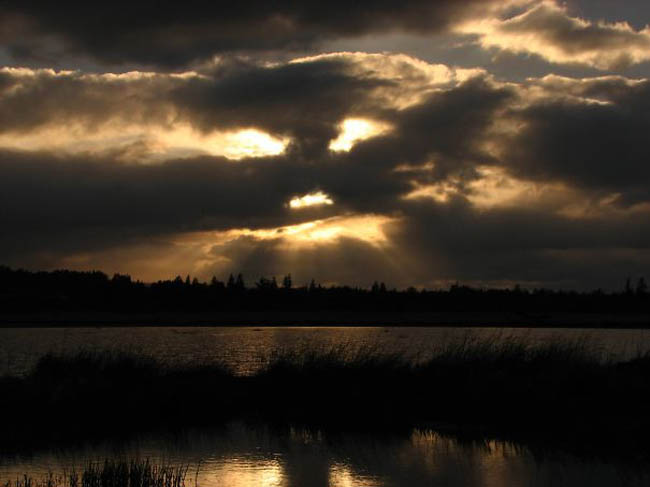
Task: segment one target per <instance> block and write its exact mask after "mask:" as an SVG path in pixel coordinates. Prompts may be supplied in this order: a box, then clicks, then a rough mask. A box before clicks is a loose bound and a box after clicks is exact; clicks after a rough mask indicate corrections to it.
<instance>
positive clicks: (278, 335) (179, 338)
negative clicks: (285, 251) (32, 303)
mask: <svg viewBox="0 0 650 487" xmlns="http://www.w3.org/2000/svg"><path fill="white" fill-rule="evenodd" d="M468 333H469V334H472V335H475V336H478V337H487V338H494V337H503V338H508V337H515V338H522V339H524V340H527V341H530V342H532V343H539V342H544V341H548V340H554V339H557V338H560V339H569V340H579V339H587V340H588V342H589V343H591V344H592V345H593V346H594V347H596V348H599V349H601V350H602V351H604V352H612V353H614V354H616V355H619V356H628V357H629V356H632V355H635V354H636V353H638V351H639V350H641V351H643V350H650V331H649V330H607V329H585V330H580V329H544V328H533V329H525V328H520V329H514V328H503V329H497V328H457V327H456V328H453V327H447V328H445V327H437V328H426V327H420V328H413V327H357V328H354V327H348V328H341V327H339V328H337V327H305V328H291V327H278V328H264V327H255V328H252V327H216V328H210V327H202V328H201V327H167V328H160V327H140V328H138V327H135V328H124V327H103V328H99V327H98V328H40V329H39V328H32V329H29V328H28V329H24V328H23V329H20V328H2V329H0V374H3V373H11V374H20V373H24V372H25V371H26V370H29V368H30V367H32V366H33V365H34V363H35V361H36V360H37V359H38V357H40V356H41V355H43V354H45V353H47V352H57V353H62V352H64V353H70V352H75V351H78V350H80V349H84V350H88V349H91V350H92V349H100V350H104V349H109V350H124V351H129V352H145V353H147V354H150V355H152V356H154V357H156V358H158V359H160V360H162V361H165V362H181V363H188V362H189V363H195V362H208V363H210V362H212V363H213V362H215V361H220V362H225V363H227V364H229V365H230V366H232V367H233V368H234V369H236V370H238V371H239V372H242V373H246V372H251V371H254V370H255V369H257V368H258V367H259V366H260V364H261V363H262V360H263V358H264V357H268V355H269V354H270V353H272V352H273V351H276V350H278V349H280V350H281V349H292V348H299V347H305V346H308V347H310V346H316V347H319V346H320V347H328V346H331V345H347V346H350V347H352V348H354V347H360V346H370V347H373V348H375V349H376V350H378V351H386V352H393V351H397V352H402V351H405V352H407V353H410V354H413V355H417V354H420V356H422V357H423V356H426V354H427V353H429V352H431V350H432V349H435V348H436V347H439V346H441V345H443V344H444V343H448V342H450V341H453V340H457V339H459V338H462V337H463V336H465V335H467V334H468Z"/></svg>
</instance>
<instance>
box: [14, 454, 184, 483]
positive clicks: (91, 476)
mask: <svg viewBox="0 0 650 487" xmlns="http://www.w3.org/2000/svg"><path fill="white" fill-rule="evenodd" d="M188 469H189V467H188V466H186V465H179V466H174V465H167V464H155V463H151V462H150V461H149V460H148V459H147V460H130V461H126V460H115V459H111V460H108V459H107V460H105V461H104V462H98V463H89V464H88V465H86V467H85V468H84V469H83V471H82V472H81V473H79V472H77V471H76V470H75V469H73V470H72V471H70V472H64V473H63V474H60V475H55V474H54V473H52V472H49V473H48V474H47V475H46V476H45V477H43V478H41V479H35V478H33V477H30V476H28V475H27V474H25V475H23V476H22V477H18V478H16V479H15V480H13V481H7V482H6V483H5V484H4V487H185V479H186V477H187V472H188Z"/></svg>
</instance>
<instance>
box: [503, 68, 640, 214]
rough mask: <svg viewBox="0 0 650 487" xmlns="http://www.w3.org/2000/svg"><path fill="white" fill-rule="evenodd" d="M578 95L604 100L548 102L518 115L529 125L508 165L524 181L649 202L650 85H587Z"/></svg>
mask: <svg viewBox="0 0 650 487" xmlns="http://www.w3.org/2000/svg"><path fill="white" fill-rule="evenodd" d="M575 91H580V92H582V94H583V96H590V95H591V96H594V97H598V98H600V100H601V102H596V101H588V100H585V99H579V100H576V99H571V98H564V97H562V98H550V99H544V100H541V101H539V102H537V103H534V104H533V105H531V106H529V107H527V108H525V109H524V110H522V111H520V112H518V113H516V114H515V119H516V120H518V121H519V122H521V123H522V124H523V128H522V129H521V131H520V132H519V133H518V134H517V135H516V136H514V137H513V138H512V140H510V141H509V143H508V144H507V146H506V151H505V156H504V161H506V163H507V164H508V167H509V168H510V170H511V171H512V172H513V173H514V174H516V175H518V176H520V177H523V178H526V179H532V180H540V179H542V180H543V179H549V180H553V179H555V180H560V181H564V182H567V183H568V184H569V185H571V186H575V187H582V188H588V189H593V190H599V191H604V192H609V193H621V195H622V199H623V201H628V202H638V201H648V199H650V192H649V187H648V181H650V164H648V161H649V160H650V149H649V146H648V141H647V134H648V133H649V132H650V115H649V113H650V111H649V110H648V109H650V83H648V82H647V81H646V82H642V83H634V84H627V85H623V84H622V83H621V82H620V80H616V79H612V80H601V81H600V82H594V83H586V84H581V86H579V87H578V88H577V89H576V90H575Z"/></svg>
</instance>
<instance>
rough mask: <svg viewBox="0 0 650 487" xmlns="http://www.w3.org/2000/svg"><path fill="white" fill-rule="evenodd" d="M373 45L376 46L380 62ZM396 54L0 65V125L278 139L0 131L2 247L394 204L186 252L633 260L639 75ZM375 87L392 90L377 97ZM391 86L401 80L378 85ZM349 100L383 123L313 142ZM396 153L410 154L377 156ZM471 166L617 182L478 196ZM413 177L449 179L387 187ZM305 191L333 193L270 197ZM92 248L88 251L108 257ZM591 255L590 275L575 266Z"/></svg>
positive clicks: (524, 264) (644, 98)
mask: <svg viewBox="0 0 650 487" xmlns="http://www.w3.org/2000/svg"><path fill="white" fill-rule="evenodd" d="M389 61H390V60H389V59H388V58H386V59H385V60H382V62H381V63H380V66H382V68H383V69H384V70H385V71H386V70H388V68H389V67H390V62H389ZM364 63H365V64H364ZM351 67H356V68H358V69H356V70H353V69H351ZM429 68H430V66H425V67H422V72H426V71H427V69H429ZM391 69H393V68H391ZM395 71H396V73H397V74H398V76H394V75H393V74H391V73H392V72H391V73H388V74H387V73H386V72H381V70H380V69H378V68H376V66H375V65H373V67H371V66H370V64H368V63H367V59H365V60H364V59H363V57H362V56H358V55H356V57H355V56H348V58H345V59H343V58H340V59H330V58H318V59H313V60H307V61H304V62H300V63H295V64H278V65H275V66H271V67H263V66H259V65H255V64H251V63H246V62H240V63H235V64H217V65H216V66H214V67H212V68H210V69H204V70H203V71H202V72H201V73H200V76H199V75H192V74H190V75H187V76H184V77H173V76H169V75H160V74H143V73H131V74H128V75H124V76H122V77H115V76H112V75H106V76H89V75H83V74H81V73H58V74H57V73H53V72H50V71H37V72H32V71H23V72H20V71H9V70H4V71H1V72H0V93H2V95H1V96H0V132H1V133H2V134H3V135H4V136H7V137H10V136H12V135H14V134H17V133H18V134H30V133H34V134H37V135H38V133H39V132H38V130H40V129H43V128H44V127H50V126H53V127H63V128H65V127H68V126H71V125H73V124H75V123H76V124H81V125H82V126H83V127H86V129H87V130H88V131H89V132H97V133H101V131H102V129H103V124H106V123H112V122H115V123H117V124H118V126H119V124H121V123H124V124H128V123H132V124H136V125H141V126H147V125H159V126H166V125H168V126H170V127H172V128H173V126H174V124H176V123H186V124H191V125H192V126H193V127H195V128H196V129H198V130H200V131H202V132H205V133H209V132H211V131H212V130H215V129H219V130H224V129H236V128H240V127H257V128H259V129H261V130H264V131H268V132H270V133H272V134H277V135H286V136H288V137H290V139H291V142H290V144H289V146H288V149H287V150H286V152H285V153H283V154H280V155H277V156H273V157H260V158H249V159H243V160H240V161H237V162H234V161H230V160H227V159H225V158H221V157H209V156H202V157H195V156H192V157H190V156H188V157H185V158H182V159H181V158H174V159H170V160H165V161H158V162H157V163H151V161H148V162H149V163H147V164H144V163H143V161H142V160H140V159H139V158H138V156H137V152H133V154H136V155H132V154H131V153H129V154H131V155H129V154H127V156H128V157H125V156H124V154H122V153H121V151H125V150H127V151H128V148H127V149H124V148H121V147H119V146H118V147H113V146H110V145H109V146H106V147H100V148H98V150H93V151H88V152H87V153H85V154H84V153H77V154H76V155H70V154H66V153H64V152H62V151H57V150H55V149H51V150H50V151H49V152H36V151H31V152H30V151H22V152H20V151H15V150H14V151H11V150H8V149H5V150H2V151H1V152H0V226H1V227H2V228H3V229H4V230H5V231H3V233H2V237H0V252H2V255H3V256H4V260H5V262H6V263H8V264H14V263H23V264H24V263H25V262H31V263H32V265H34V263H37V262H43V263H45V264H43V265H47V266H54V265H57V263H58V262H66V261H65V258H66V257H67V256H70V255H76V254H84V253H86V254H90V255H91V256H92V255H93V252H94V253H102V252H104V253H105V252H108V251H111V252H113V251H114V252H115V254H110V255H114V256H116V257H115V258H118V257H119V255H123V256H125V257H124V258H125V259H126V258H128V259H136V260H137V259H139V260H138V261H139V262H143V261H148V260H150V259H151V256H150V255H149V254H148V253H147V252H148V251H146V250H133V251H127V250H125V249H126V248H128V247H129V246H134V245H135V246H137V245H145V244H151V245H152V246H156V248H159V249H161V250H160V252H163V253H164V252H169V253H173V252H174V249H175V248H176V247H175V245H174V244H173V239H174V238H175V237H176V236H177V235H179V234H191V233H192V232H197V231H217V230H229V229H237V228H239V229H241V228H247V227H248V228H253V229H270V228H277V227H282V226H285V225H291V224H296V223H300V222H307V221H311V220H314V219H317V218H320V219H322V218H327V217H330V216H334V215H359V214H367V213H375V214H380V215H390V216H392V217H394V219H395V221H394V222H393V223H391V224H388V225H386V228H385V232H386V235H387V237H388V239H387V242H388V243H387V244H386V245H385V246H383V247H382V246H381V245H373V244H372V243H369V242H368V241H363V240H362V239H361V238H359V239H354V238H349V237H348V236H345V237H343V238H338V239H335V240H334V241H328V242H326V243H320V244H317V245H316V244H315V245H310V246H306V247H304V248H302V249H300V251H299V252H293V253H288V252H286V248H285V244H286V241H285V239H283V238H282V236H278V238H271V239H260V238H257V237H255V236H253V235H249V236H241V237H239V238H235V239H233V240H231V241H227V242H225V243H220V244H218V245H213V246H212V247H211V249H210V251H208V252H207V254H206V253H205V252H204V253H203V254H200V253H199V254H192V255H193V258H195V259H196V260H207V261H208V264H206V267H205V268H204V270H205V272H208V270H210V269H217V268H218V269H222V270H223V269H224V268H226V267H227V268H228V269H231V270H233V271H236V270H238V269H240V270H245V271H246V273H247V274H248V275H251V276H256V275H260V274H265V273H268V274H271V273H283V272H293V273H294V274H296V275H297V276H300V279H303V278H304V279H307V278H309V277H311V276H314V277H317V278H319V279H321V280H323V281H339V282H351V283H357V282H359V281H358V280H356V278H355V276H358V275H359V274H360V273H363V272H366V274H368V273H370V274H372V277H371V279H374V278H378V279H384V278H385V279H386V280H388V281H390V280H391V279H392V280H393V283H394V284H395V285H400V286H401V285H409V284H427V283H428V284H431V283H434V282H435V281H436V280H438V281H445V280H456V279H460V280H465V281H473V282H485V283H489V282H505V281H509V282H510V281H523V282H531V283H536V282H546V283H549V282H553V283H559V284H562V285H570V286H574V285H575V286H584V287H592V285H595V284H590V283H595V282H598V283H599V285H600V282H605V281H607V282H614V280H615V279H619V278H620V277H621V276H625V275H628V274H635V273H637V272H643V271H644V270H647V269H650V268H649V264H650V257H649V256H648V255H649V253H648V251H647V250H648V249H649V248H650V225H649V224H648V223H647V222H648V221H650V219H649V218H647V216H648V210H647V209H645V210H644V209H643V208H638V206H643V204H644V203H645V204H646V205H647V203H648V202H649V201H650V195H649V194H648V188H647V182H648V181H649V180H650V173H649V171H648V164H647V163H646V161H647V160H648V156H649V155H650V154H648V150H647V141H646V140H645V139H646V137H647V136H646V135H645V134H647V133H648V129H649V128H650V127H649V123H648V122H649V120H648V116H647V113H650V110H648V108H650V106H649V105H650V88H649V86H650V85H649V84H648V82H646V81H631V80H627V79H625V78H622V77H606V78H598V79H586V80H578V79H569V78H560V77H552V76H551V77H546V78H543V79H537V80H529V81H527V82H526V83H522V84H507V83H500V82H498V81H495V80H494V79H492V78H491V77H490V76H489V75H486V74H480V73H474V75H473V76H472V77H469V78H468V79H467V80H465V81H458V80H457V79H456V78H454V77H452V76H451V75H450V78H449V79H450V80H449V81H445V82H444V83H442V82H437V81H436V82H433V81H428V78H426V76H424V75H423V74H419V75H417V76H416V75H413V76H411V75H407V73H408V71H407V70H402V69H401V68H400V69H397V70H395ZM389 74H390V75H389ZM421 78H422V79H421ZM463 79H464V78H463ZM386 90H389V91H388V92H389V93H391V94H392V93H396V95H395V96H394V97H393V96H392V95H391V97H389V98H390V99H392V100H393V101H394V102H395V103H393V104H392V105H391V104H389V103H385V100H386V97H385V92H386ZM390 90H392V91H390ZM418 90H420V91H421V93H420V92H419V91H418ZM407 92H408V94H409V96H410V94H412V93H418V94H419V95H420V96H419V97H417V99H416V101H412V100H411V102H410V103H411V104H410V105H408V106H404V105H401V104H400V103H397V101H401V99H399V96H403V97H404V99H407V98H408V97H406V96H405V94H407ZM33 107H39V109H38V110H35V109H34V108H33ZM349 116H355V117H367V118H369V119H377V120H381V121H383V122H386V123H387V124H390V126H391V129H390V130H389V131H387V132H386V133H384V134H382V135H379V136H377V137H374V138H370V139H367V140H364V141H360V142H357V143H356V144H355V145H354V146H353V147H352V148H351V150H350V151H349V152H333V151H331V150H329V148H328V144H329V142H330V140H331V139H332V138H334V137H336V135H337V133H338V130H339V127H338V124H339V123H340V122H341V121H342V120H343V119H345V118H346V117H349ZM504 127H505V130H504ZM6 140H9V139H6ZM146 150H147V149H146V147H145V148H144V149H143V151H145V152H146ZM427 163H433V164H432V165H430V166H427V165H426V164H427ZM403 165H409V166H410V167H411V169H409V170H406V171H395V169H396V168H398V167H399V166H403ZM482 166H492V167H499V168H501V169H502V170H505V171H506V172H505V174H506V175H509V176H514V177H516V178H518V179H519V180H523V181H525V182H530V183H534V184H538V185H540V187H543V186H544V185H545V184H549V185H553V184H559V185H562V186H563V187H565V188H566V189H565V192H566V193H571V194H573V193H574V194H573V197H574V198H575V201H572V203H576V204H578V205H579V204H585V205H587V206H589V205H590V204H594V202H598V201H600V200H601V199H602V198H603V197H605V196H608V195H610V194H615V193H620V194H621V197H620V198H619V200H618V201H617V203H616V204H612V205H605V207H603V208H601V207H599V206H598V205H596V207H595V211H593V212H591V213H590V212H584V213H585V214H581V213H580V211H574V212H573V214H572V216H567V212H564V213H563V212H562V211H561V210H563V209H565V208H564V207H563V206H562V205H563V204H564V202H562V204H560V203H557V204H541V203H539V202H538V201H533V203H531V204H527V205H524V204H521V205H520V204H519V202H518V201H517V200H515V201H514V202H511V203H509V204H508V205H505V206H495V207H489V206H488V207H480V205H476V204H473V203H472V199H471V197H472V191H473V190H472V189H471V183H472V182H474V181H479V180H480V178H481V177H483V176H482V173H481V167H482ZM414 168H415V169H414ZM414 183H417V184H419V185H431V184H437V183H443V184H447V185H450V186H451V187H453V192H452V194H450V195H449V196H448V199H447V200H446V201H443V202H441V201H435V200H434V199H432V198H421V199H408V200H407V199H404V196H405V195H406V194H407V193H409V191H411V189H412V188H413V184H414ZM497 189H498V188H497ZM316 190H322V191H324V192H325V193H327V194H328V195H329V196H331V197H332V199H333V200H334V204H333V205H328V206H322V207H314V208H308V209H305V210H299V211H295V210H291V209H289V208H288V207H287V203H288V201H289V200H290V199H291V198H292V197H294V196H302V195H304V194H307V193H309V192H313V191H316ZM632 203H639V204H641V205H637V207H635V206H630V205H631V204H632ZM286 240H290V238H287V239H286ZM151 242H154V243H151ZM208 243H209V241H208ZM197 252H198V251H197ZM202 252H203V251H202ZM43 254H48V255H49V257H48V256H45V257H43ZM103 255H105V256H104V259H105V260H103V261H102V260H98V261H92V260H90V261H89V262H91V264H89V265H91V266H92V262H109V263H110V261H111V259H109V258H108V257H106V255H108V254H103ZM39 256H40V257H39ZM219 258H222V259H226V260H227V261H228V263H227V264H223V263H219V262H221V261H220V260H219ZM38 259H41V260H38ZM210 259H214V261H215V262H217V261H218V262H217V263H215V262H212V260H210ZM113 260H114V259H113ZM133 262H135V260H134V261H133ZM188 265H189V264H188ZM134 266H135V267H134V268H137V265H135V264H134ZM211 266H212V267H211ZM611 266H613V267H612V268H610V267H611ZM122 269H123V270H125V271H128V270H129V267H128V266H126V268H122ZM180 271H181V272H182V271H183V269H180ZM170 272H178V270H174V271H170ZM598 274H600V275H601V277H602V276H605V277H604V278H602V281H596V280H594V279H595V276H596V275H598ZM558 276H561V277H558ZM159 277H163V276H159ZM560 281H562V282H560ZM359 283H360V284H365V282H364V283H361V282H359Z"/></svg>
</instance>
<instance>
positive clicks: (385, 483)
mask: <svg viewBox="0 0 650 487" xmlns="http://www.w3.org/2000/svg"><path fill="white" fill-rule="evenodd" d="M106 457H109V458H119V459H134V458H137V459H145V458H147V459H150V460H152V461H156V462H165V463H166V464H168V465H187V466H189V473H188V475H187V482H186V484H187V485H188V487H194V486H195V485H198V486H199V487H201V486H205V487H224V486H225V487H326V486H331V487H389V486H391V487H392V486H400V487H420V486H422V487H424V486H447V487H504V486H515V487H520V486H534V487H542V486H543V487H546V486H548V487H562V486H566V487H582V486H584V487H587V486H589V487H601V486H602V487H605V486H607V487H609V486H620V485H628V486H643V485H648V481H650V477H649V476H648V472H647V470H644V468H643V467H639V466H634V465H633V466H630V465H627V464H626V465H621V464H617V463H609V462H606V461H596V460H590V459H583V458H574V457H571V456H567V455H560V454H553V453H552V452H551V453H548V452H547V453H545V454H544V455H542V454H540V453H539V452H534V451H531V450H529V449H527V448H524V447H517V446H515V445H511V444H507V443H498V442H494V441H490V442H477V443H467V442H459V441H457V440H455V439H453V438H446V437H444V436H440V435H439V434H436V433H432V432H423V431H417V430H414V431H412V432H411V433H410V434H405V435H403V436H394V437H374V436H367V435H366V436H362V435H336V436H335V437H325V436H323V435H320V434H318V433H312V432H307V431H301V430H295V429H284V430H280V431H278V430H272V429H269V428H266V427H252V426H246V425H243V424H240V423H233V424H229V425H228V426H226V427H225V428H223V429H220V430H217V431H187V432H184V433H182V434H178V435H174V436H170V437H167V438H164V437H158V438H148V439H139V440H132V441H130V442H128V443H122V444H119V445H116V444H102V445H93V446H88V447H86V448H81V449H68V450H58V451H56V452H45V453H37V454H34V455H32V456H30V457H23V458H21V457H13V458H10V459H7V458H5V459H3V460H1V461H0V482H1V483H4V482H6V481H8V480H15V479H16V478H18V477H21V476H22V475H23V474H24V473H29V474H30V475H31V476H32V477H33V478H34V479H35V480H37V479H43V478H45V477H46V476H47V475H48V473H49V472H53V473H54V474H57V473H58V474H61V473H63V471H64V470H66V471H68V472H69V471H70V470H71V469H73V468H75V469H77V471H79V470H80V469H81V470H82V469H83V467H84V465H87V464H88V462H92V461H102V460H101V459H103V458H106Z"/></svg>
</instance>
